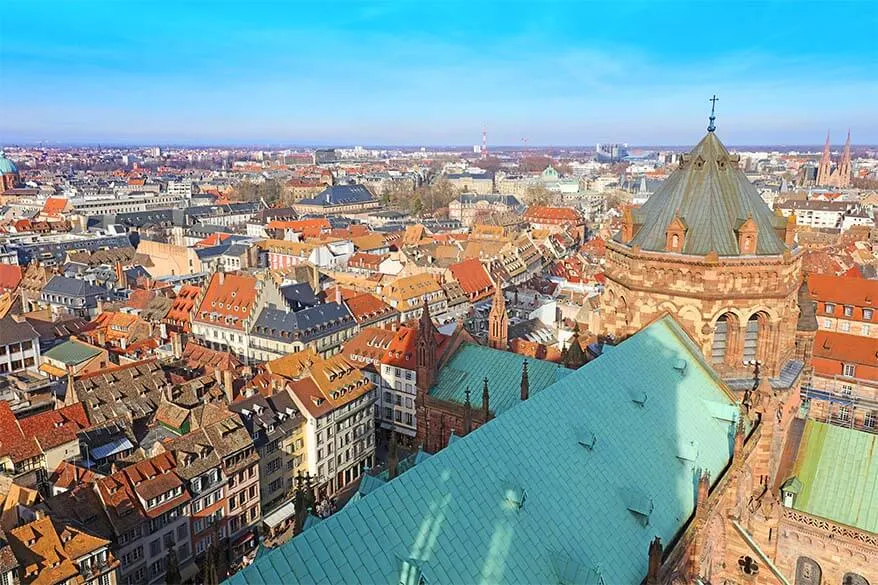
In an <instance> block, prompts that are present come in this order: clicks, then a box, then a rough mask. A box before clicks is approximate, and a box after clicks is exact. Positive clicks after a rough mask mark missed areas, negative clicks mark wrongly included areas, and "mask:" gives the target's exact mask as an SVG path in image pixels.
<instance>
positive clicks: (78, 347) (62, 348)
mask: <svg viewBox="0 0 878 585" xmlns="http://www.w3.org/2000/svg"><path fill="white" fill-rule="evenodd" d="M100 353H101V350H100V349H98V348H97V347H94V346H91V345H86V344H84V343H78V342H76V341H65V342H64V343H62V344H60V345H56V346H55V347H53V348H52V349H50V350H49V351H47V352H46V353H44V354H43V356H44V357H47V358H50V359H53V360H56V361H59V362H62V363H65V364H68V365H77V364H81V363H82V362H84V361H86V360H88V359H91V358H93V357H95V356H96V355H100Z"/></svg>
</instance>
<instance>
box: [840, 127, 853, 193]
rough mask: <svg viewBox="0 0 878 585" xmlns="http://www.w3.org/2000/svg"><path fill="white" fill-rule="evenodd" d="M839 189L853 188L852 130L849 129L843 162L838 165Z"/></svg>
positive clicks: (842, 155) (842, 157)
mask: <svg viewBox="0 0 878 585" xmlns="http://www.w3.org/2000/svg"><path fill="white" fill-rule="evenodd" d="M837 186H838V187H841V188H845V187H850V186H851V129H850V128H848V137H847V140H845V142H844V151H842V154H841V162H840V163H839V165H838V185H837Z"/></svg>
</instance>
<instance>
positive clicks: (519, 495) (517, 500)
mask: <svg viewBox="0 0 878 585" xmlns="http://www.w3.org/2000/svg"><path fill="white" fill-rule="evenodd" d="M503 496H504V498H505V500H506V502H507V503H508V504H509V505H510V506H513V507H514V508H515V509H516V510H520V509H521V508H522V507H523V506H524V501H525V500H526V499H527V490H525V489H524V488H523V487H521V486H519V485H515V484H511V483H509V484H506V485H505V486H504V487H503Z"/></svg>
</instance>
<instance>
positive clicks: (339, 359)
mask: <svg viewBox="0 0 878 585" xmlns="http://www.w3.org/2000/svg"><path fill="white" fill-rule="evenodd" d="M300 353H301V352H300ZM287 357H289V356H287ZM269 363H270V362H269ZM303 374H304V376H303V377H302V378H301V379H299V380H295V381H293V382H292V383H291V384H290V390H291V391H292V392H293V394H295V396H296V398H298V401H299V403H300V404H301V405H302V407H303V408H304V409H305V410H307V411H308V412H309V413H310V414H311V416H313V417H315V418H317V417H320V416H322V415H324V414H326V413H327V412H330V411H332V410H334V409H336V408H338V407H340V406H344V405H345V404H347V403H349V402H351V401H353V400H356V399H357V398H359V397H361V396H362V395H363V394H366V393H367V392H369V391H371V390H372V389H374V388H375V385H374V384H373V383H372V382H370V381H369V380H368V379H367V378H366V377H365V376H363V373H362V372H361V371H360V370H359V368H357V367H356V366H355V365H354V364H353V363H352V362H350V361H348V359H347V358H346V357H345V356H343V355H342V354H336V355H334V356H332V357H329V358H326V359H322V358H319V357H318V358H316V359H312V360H309V361H308V362H306V364H305V369H304V370H303Z"/></svg>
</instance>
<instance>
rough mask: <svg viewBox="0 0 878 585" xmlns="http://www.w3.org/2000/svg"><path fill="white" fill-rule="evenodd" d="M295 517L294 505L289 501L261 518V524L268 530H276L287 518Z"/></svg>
mask: <svg viewBox="0 0 878 585" xmlns="http://www.w3.org/2000/svg"><path fill="white" fill-rule="evenodd" d="M295 515H296V503H295V502H294V501H293V500H290V501H289V502H287V503H286V504H282V505H280V506H278V507H277V508H275V509H274V510H272V511H271V512H269V513H268V514H266V515H265V516H263V517H262V523H263V524H265V525H266V526H268V527H269V528H277V527H278V526H280V525H281V524H283V523H284V521H286V520H287V519H289V518H292V517H293V516H295Z"/></svg>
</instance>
